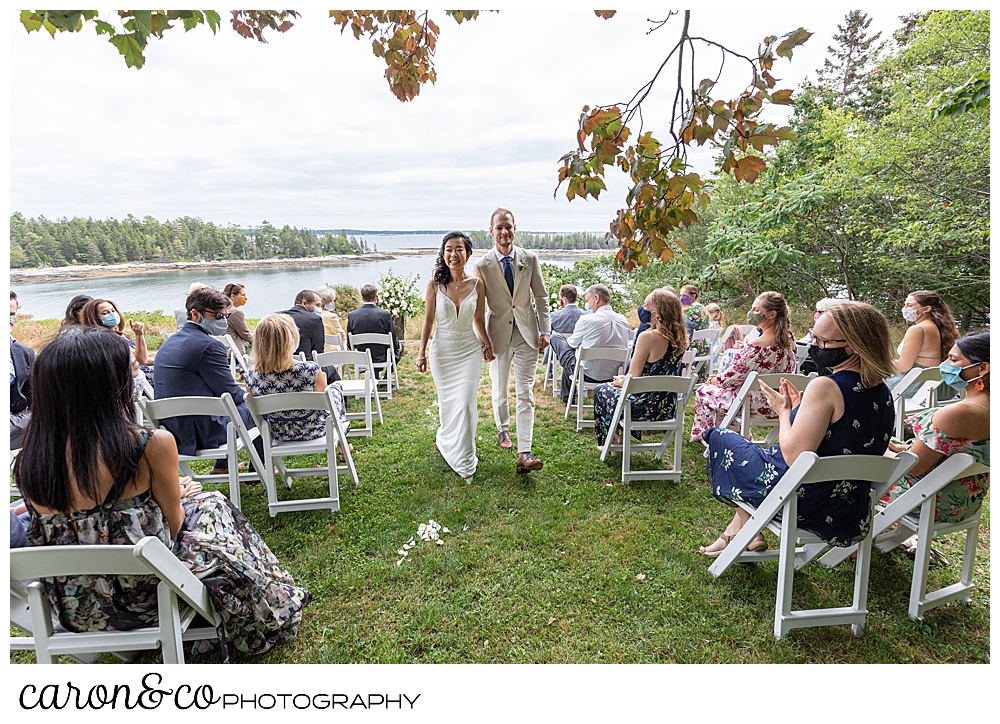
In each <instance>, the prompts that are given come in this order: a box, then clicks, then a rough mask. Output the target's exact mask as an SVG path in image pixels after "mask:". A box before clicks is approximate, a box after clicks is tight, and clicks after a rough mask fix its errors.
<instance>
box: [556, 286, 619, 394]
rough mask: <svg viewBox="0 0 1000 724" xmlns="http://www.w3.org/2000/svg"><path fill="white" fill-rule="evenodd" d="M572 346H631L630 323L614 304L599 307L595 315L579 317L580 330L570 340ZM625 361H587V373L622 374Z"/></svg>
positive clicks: (597, 376) (593, 375) (596, 376)
mask: <svg viewBox="0 0 1000 724" xmlns="http://www.w3.org/2000/svg"><path fill="white" fill-rule="evenodd" d="M566 341H567V342H569V346H570V347H573V348H574V349H576V348H577V347H584V348H587V349H591V348H593V347H616V348H618V349H625V348H626V347H628V322H627V321H626V320H625V317H623V316H622V315H620V314H619V313H618V312H616V311H615V310H613V309H612V308H611V305H610V304H605V305H604V306H603V307H598V308H597V311H596V312H594V313H593V314H585V315H583V316H582V317H580V319H579V320H577V323H576V329H575V330H573V334H572V336H570V338H569V339H568V340H566ZM621 364H622V363H621V362H615V361H614V360H603V359H595V360H584V362H583V373H584V374H585V375H587V376H588V377H590V378H591V379H593V380H610V379H611V378H612V377H614V376H615V375H616V374H618V368H619V367H621Z"/></svg>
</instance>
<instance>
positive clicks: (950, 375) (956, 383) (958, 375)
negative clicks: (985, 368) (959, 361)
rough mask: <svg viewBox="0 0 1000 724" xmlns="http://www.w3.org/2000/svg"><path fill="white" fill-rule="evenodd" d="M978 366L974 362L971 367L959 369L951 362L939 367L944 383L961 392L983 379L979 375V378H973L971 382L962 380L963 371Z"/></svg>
mask: <svg viewBox="0 0 1000 724" xmlns="http://www.w3.org/2000/svg"><path fill="white" fill-rule="evenodd" d="M977 364H979V363H978V362H973V363H972V364H971V365H966V366H965V367H959V366H958V365H956V364H952V363H951V362H942V363H941V366H940V367H938V370H939V371H940V372H941V379H942V380H943V381H944V383H945V384H946V385H948V386H950V387H952V388H954V389H955V391H957V392H960V391H961V390H964V389H965V388H966V387H967V386H968V384H969V383H970V382H972V381H973V380H978V379H979V377H982V375H979V376H978V377H973V378H972V379H971V380H963V379H962V370H967V369H969V367H975V366H976V365H977Z"/></svg>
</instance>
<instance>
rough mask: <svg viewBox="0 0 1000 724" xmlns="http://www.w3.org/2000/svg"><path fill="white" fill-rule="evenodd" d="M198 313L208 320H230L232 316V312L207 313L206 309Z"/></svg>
mask: <svg viewBox="0 0 1000 724" xmlns="http://www.w3.org/2000/svg"><path fill="white" fill-rule="evenodd" d="M198 311H199V312H201V316H203V317H205V318H206V319H229V315H231V314H232V312H207V311H205V310H204V309H199V310H198Z"/></svg>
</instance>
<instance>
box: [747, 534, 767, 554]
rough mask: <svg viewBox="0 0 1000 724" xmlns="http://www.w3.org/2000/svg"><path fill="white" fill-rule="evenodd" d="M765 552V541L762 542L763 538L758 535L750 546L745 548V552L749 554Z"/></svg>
mask: <svg viewBox="0 0 1000 724" xmlns="http://www.w3.org/2000/svg"><path fill="white" fill-rule="evenodd" d="M766 550H767V541H766V540H764V536H762V535H758V536H757V537H756V538H754V539H753V540H752V541H750V545H748V546H747V551H749V552H750V553H763V552H764V551H766Z"/></svg>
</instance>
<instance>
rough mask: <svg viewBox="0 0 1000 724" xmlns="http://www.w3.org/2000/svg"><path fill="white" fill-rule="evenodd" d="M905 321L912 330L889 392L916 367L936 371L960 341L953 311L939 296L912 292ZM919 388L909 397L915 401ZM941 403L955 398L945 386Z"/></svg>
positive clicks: (903, 344)
mask: <svg viewBox="0 0 1000 724" xmlns="http://www.w3.org/2000/svg"><path fill="white" fill-rule="evenodd" d="M902 313H903V319H905V320H906V321H907V322H908V323H910V324H912V325H913V326H912V327H910V328H909V329H907V330H906V334H905V335H903V341H902V342H900V343H899V347H898V348H897V349H896V353H897V354H898V355H899V359H897V360H896V361H895V362H894V364H895V368H896V374H895V375H893V376H892V377H890V378H889V379H888V380H886V384H887V385H889V389H892V388H893V387H895V386H896V384H897V383H898V382H899V381H900V380H902V379H903V377H905V376H906V373H907V372H909V371H910V370H911V369H913V368H914V367H917V368H920V369H924V368H927V367H937V366H938V365H940V364H941V362H943V361H944V360H945V358H947V356H948V351H949V350H950V349H951V346H952V345H953V344H954V343H955V340H956V339H958V327H957V326H956V325H955V318H954V317H952V316H951V309H949V308H948V304H947V302H945V301H944V300H943V299H942V298H941V296H940V295H939V294H938V293H937V292H931V291H927V290H920V291H916V292H912V293H911V294H910V295H909V296H908V297H906V301H905V302H904V304H903V309H902ZM919 389H920V385H911V386H910V387H909V388H908V389H907V390H906V396H907V397H913V395H914V394H916V392H917V390H919ZM937 395H938V399H939V400H947V399H950V398H952V397H954V396H955V390H954V389H952V388H951V387H949V386H948V385H946V384H944V385H941V386H940V387H938V390H937Z"/></svg>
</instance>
